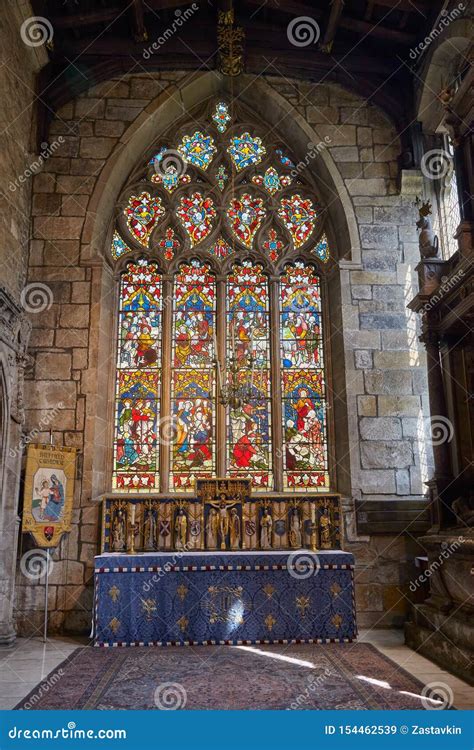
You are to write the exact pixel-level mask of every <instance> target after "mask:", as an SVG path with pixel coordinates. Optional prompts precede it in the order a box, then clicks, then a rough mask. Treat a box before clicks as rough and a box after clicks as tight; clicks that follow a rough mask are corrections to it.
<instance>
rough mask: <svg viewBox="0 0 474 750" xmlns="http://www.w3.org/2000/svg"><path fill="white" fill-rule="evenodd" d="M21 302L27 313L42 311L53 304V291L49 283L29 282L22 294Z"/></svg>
mask: <svg viewBox="0 0 474 750" xmlns="http://www.w3.org/2000/svg"><path fill="white" fill-rule="evenodd" d="M20 304H21V306H22V308H23V309H24V310H25V312H27V313H41V312H43V311H44V310H49V308H50V307H51V305H52V304H53V292H52V291H51V289H50V288H49V286H48V285H47V284H41V282H33V283H31V284H27V285H26V286H25V287H24V288H23V290H22V292H21V295H20Z"/></svg>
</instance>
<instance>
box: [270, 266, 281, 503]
mask: <svg viewBox="0 0 474 750" xmlns="http://www.w3.org/2000/svg"><path fill="white" fill-rule="evenodd" d="M269 284H270V366H271V377H270V383H271V397H272V446H273V448H272V450H273V481H274V490H275V491H276V492H282V491H283V412H282V392H281V356H280V284H279V280H278V279H271V280H270V282H269Z"/></svg>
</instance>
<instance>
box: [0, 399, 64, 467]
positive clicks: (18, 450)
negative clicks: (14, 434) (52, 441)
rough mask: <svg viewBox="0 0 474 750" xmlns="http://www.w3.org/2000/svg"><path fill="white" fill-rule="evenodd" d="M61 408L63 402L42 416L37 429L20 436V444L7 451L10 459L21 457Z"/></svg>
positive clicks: (34, 428)
mask: <svg viewBox="0 0 474 750" xmlns="http://www.w3.org/2000/svg"><path fill="white" fill-rule="evenodd" d="M63 408H64V404H63V402H62V401H59V402H58V404H57V406H55V407H54V409H50V410H49V411H48V412H47V413H46V414H45V415H44V416H42V417H41V419H40V420H39V422H38V427H33V429H32V430H30V431H29V433H28V434H27V435H23V436H22V438H21V440H20V442H19V443H18V445H17V446H15V448H10V450H9V451H8V454H9V456H10V458H17V457H18V456H21V454H22V453H23V451H24V449H25V448H26V446H27V445H29V444H30V443H32V442H33V441H34V440H36V439H37V437H38V435H39V434H40V433H41V432H44V430H45V429H47V428H48V427H49V426H50V424H51V423H52V422H54V420H55V419H56V417H57V416H58V414H59V412H60V410H61V409H63Z"/></svg>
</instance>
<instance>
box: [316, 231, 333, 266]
mask: <svg viewBox="0 0 474 750" xmlns="http://www.w3.org/2000/svg"><path fill="white" fill-rule="evenodd" d="M313 253H314V254H315V255H317V256H318V258H319V260H320V261H322V262H323V263H327V262H328V260H329V244H328V240H327V237H326V235H325V234H323V236H322V237H321V239H320V240H319V242H318V244H317V245H316V247H315V248H314V249H313Z"/></svg>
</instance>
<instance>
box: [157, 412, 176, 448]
mask: <svg viewBox="0 0 474 750" xmlns="http://www.w3.org/2000/svg"><path fill="white" fill-rule="evenodd" d="M177 434H178V422H177V419H176V417H175V416H174V415H171V416H169V417H162V418H161V419H160V432H159V435H160V443H161V445H172V443H174V441H175V440H176V436H177Z"/></svg>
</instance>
